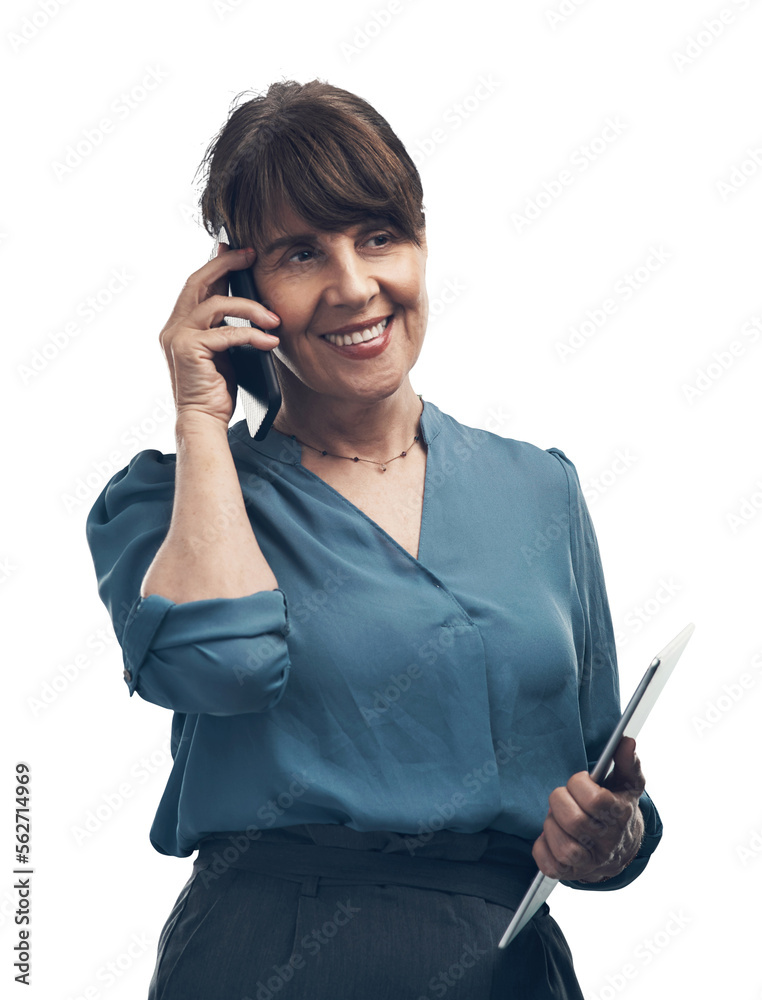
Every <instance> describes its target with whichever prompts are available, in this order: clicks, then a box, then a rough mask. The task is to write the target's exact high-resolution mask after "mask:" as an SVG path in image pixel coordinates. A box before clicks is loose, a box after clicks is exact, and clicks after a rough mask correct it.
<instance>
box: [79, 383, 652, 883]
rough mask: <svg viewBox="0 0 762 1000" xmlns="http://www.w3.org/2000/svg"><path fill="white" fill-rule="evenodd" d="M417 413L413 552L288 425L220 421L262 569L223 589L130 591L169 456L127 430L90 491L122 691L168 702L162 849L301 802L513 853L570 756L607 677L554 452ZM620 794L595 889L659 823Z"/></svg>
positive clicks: (368, 825)
mask: <svg viewBox="0 0 762 1000" xmlns="http://www.w3.org/2000/svg"><path fill="white" fill-rule="evenodd" d="M421 433H422V436H423V439H424V441H425V443H426V447H427V462H426V479H425V490H424V497H423V515H422V520H421V534H420V547H419V552H418V557H417V558H415V557H414V556H412V555H411V554H410V553H409V552H407V551H406V550H405V549H403V548H402V547H401V546H400V545H399V544H398V543H397V542H396V541H395V540H394V539H393V538H392V537H391V536H390V535H388V534H387V533H386V532H385V531H384V530H383V529H382V528H381V527H379V525H378V524H376V522H375V521H373V520H372V519H371V518H370V517H368V516H367V515H366V514H365V513H363V511H361V510H359V509H358V508H357V507H355V506H354V505H353V504H352V503H351V502H350V501H349V500H347V499H346V498H345V497H344V496H342V495H341V494H340V493H338V492H337V491H336V490H334V489H333V488H332V487H331V486H329V485H328V484H327V483H325V482H324V481H323V480H322V479H320V477H319V476H316V475H315V474H314V473H312V472H310V471H309V470H308V469H306V468H304V466H303V465H302V464H301V460H300V459H301V445H300V444H299V443H298V442H297V441H295V440H294V439H293V438H290V437H287V436H285V435H283V434H281V433H279V432H278V431H275V430H271V431H270V433H269V434H268V435H267V437H266V439H265V440H264V441H261V442H258V441H254V440H253V439H252V438H251V437H250V435H249V433H248V430H247V427H246V423H245V421H243V420H241V421H239V422H238V423H236V424H234V425H233V426H232V427H231V428H230V429H229V432H228V440H229V444H230V448H231V452H232V455H233V458H234V461H235V466H236V469H237V470H238V477H239V481H240V484H241V489H242V491H243V497H244V500H245V503H246V508H247V510H248V513H249V516H250V519H251V524H252V528H253V530H254V533H255V535H256V538H257V541H258V542H259V545H260V547H261V549H262V552H263V553H264V556H265V558H266V559H267V561H268V562H269V564H270V566H271V567H272V569H273V572H274V573H275V576H276V579H277V580H278V585H279V589H277V590H269V591H261V592H259V593H255V594H250V595H248V596H245V597H238V598H220V599H209V600H200V601H189V602H187V603H182V604H174V603H173V602H172V601H170V600H168V599H167V598H165V597H162V596H159V595H156V594H153V595H151V596H149V597H147V598H141V597H140V585H141V582H142V580H143V577H144V575H145V573H146V571H147V569H148V567H149V565H150V563H151V562H152V560H153V558H154V556H155V554H156V552H157V550H158V548H159V546H160V545H161V543H162V541H163V540H164V537H165V535H166V533H167V529H168V527H169V522H170V517H171V513H172V498H173V490H174V477H175V461H176V456H175V455H174V454H167V455H165V454H162V453H161V452H159V451H157V450H155V449H148V450H145V451H141V452H140V453H139V454H137V455H136V456H135V457H134V458H133V459H132V460H131V461H130V463H129V465H127V466H126V467H125V468H124V469H122V470H120V471H119V472H117V473H116V474H115V475H114V476H113V477H112V479H111V480H110V482H109V483H108V484H107V485H106V486H105V488H104V489H103V491H102V492H101V494H100V496H99V497H98V499H97V500H96V502H95V504H94V505H93V507H92V509H91V511H90V513H89V516H88V519H87V539H88V543H89V545H90V549H91V552H92V556H93V560H94V563H95V570H96V574H97V578H98V587H99V592H100V595H101V598H102V600H103V602H104V603H105V605H106V607H107V608H108V610H109V613H110V615H111V618H112V621H113V624H114V629H115V631H116V635H117V638H118V640H119V643H120V645H121V647H122V650H123V654H124V667H125V669H124V678H125V681H126V683H127V686H128V688H129V692H130V695H132V694H134V692H136V691H137V693H138V694H139V695H140V696H141V697H142V698H144V699H146V700H147V701H150V702H153V703H154V704H156V705H161V706H162V707H164V708H168V709H171V710H172V711H173V712H174V716H173V721H172V755H173V758H174V763H173V767H172V772H171V774H170V777H169V780H168V783H167V787H166V790H165V792H164V795H163V797H162V799H161V802H160V805H159V808H158V811H157V814H156V818H155V820H154V823H153V826H152V828H151V843H152V844H153V846H154V847H155V848H156V849H157V850H158V851H160V852H161V853H163V854H170V855H175V856H177V857H187V856H188V855H189V854H191V853H192V852H193V851H194V850H195V849H196V847H197V845H198V843H199V841H200V840H201V839H202V838H203V837H205V836H206V835H208V834H211V833H216V834H219V833H222V832H225V831H249V833H250V835H255V831H257V830H266V829H270V828H273V827H278V826H293V825H297V824H306V823H338V824H343V825H346V826H349V827H351V828H352V829H354V830H360V831H370V830H392V831H396V832H397V833H401V834H406V835H409V837H410V838H411V843H414V842H415V839H416V838H417V840H418V842H423V841H425V840H426V839H427V837H431V835H432V832H433V831H436V830H439V829H448V830H454V831H458V832H463V833H472V832H476V831H481V830H485V829H492V830H498V831H503V832H505V833H509V834H513V835H514V836H516V837H519V838H523V839H525V840H526V845H527V850H528V851H529V850H531V845H532V843H533V842H534V840H535V838H536V837H537V836H538V835H539V833H540V831H541V829H542V825H543V821H544V820H545V816H546V814H547V810H548V795H549V794H550V792H551V791H552V790H553V789H554V788H555V787H556V786H558V785H565V784H566V782H567V780H568V779H569V777H570V776H571V775H572V774H573V773H575V772H577V771H582V770H588V769H589V768H591V767H592V766H593V764H594V762H595V761H596V759H597V756H598V754H599V753H600V751H601V750H602V748H603V745H604V743H605V741H606V739H607V737H608V735H609V733H610V731H611V729H612V727H613V725H614V724H615V722H616V721H617V719H618V718H619V715H620V697H619V682H618V674H617V665H616V651H615V647H614V635H613V628H612V623H611V615H610V611H609V606H608V601H607V597H606V590H605V584H604V578H603V572H602V568H601V562H600V557H599V551H598V544H597V541H596V536H595V532H594V530H593V526H592V523H591V521H590V516H589V513H588V510H587V506H586V504H585V501H584V498H583V495H582V491H581V487H580V483H579V479H578V476H577V472H576V469H575V467H574V465H573V464H572V463H571V462H570V461H569V459H568V458H566V456H565V455H564V453H563V452H562V451H559V450H558V449H557V448H549V449H548V450H542V449H540V448H538V447H536V446H534V445H532V444H527V443H526V442H523V441H516V440H512V439H509V438H503V437H500V436H498V435H496V434H493V433H490V432H488V431H484V430H478V429H475V428H471V427H467V426H464V425H463V424H461V423H459V422H458V421H457V420H455V419H454V418H453V417H451V416H449V415H447V414H446V413H443V412H442V411H441V410H439V409H438V408H437V407H436V406H435V405H434V404H433V403H430V402H427V401H425V402H424V409H423V413H422V417H421ZM379 474H381V473H379ZM219 517H220V520H218V521H215V516H214V514H213V512H211V513H210V532H211V533H213V531H215V530H217V531H219V530H224V514H222V515H219ZM640 805H641V809H642V811H643V814H644V818H645V821H646V838H645V840H644V842H643V845H642V847H641V850H640V853H639V855H638V858H637V859H636V861H634V862H633V863H632V864H631V865H630V866H629V867H628V868H627V869H625V871H624V872H623V873H622V874H621V875H620V876H617V877H616V878H615V879H611V880H610V881H608V882H605V883H601V886H600V887H601V888H606V889H613V888H619V887H620V886H621V885H626V884H627V883H628V882H630V881H632V880H633V879H634V878H635V877H637V875H638V874H640V872H641V871H642V870H643V868H644V867H645V865H646V862H647V858H648V856H649V855H650V853H651V852H652V851H653V850H654V848H655V847H656V845H657V843H658V841H659V839H660V837H661V832H662V827H661V821H660V819H659V816H658V813H657V811H656V809H655V807H654V806H653V804H652V802H651V800H650V798H649V797H648V795H647V794H644V795H643V796H642V798H641V802H640ZM568 884H570V885H572V886H574V887H577V888H582V885H581V884H580V883H576V882H570V883H568ZM593 887H594V886H587V887H585V888H593Z"/></svg>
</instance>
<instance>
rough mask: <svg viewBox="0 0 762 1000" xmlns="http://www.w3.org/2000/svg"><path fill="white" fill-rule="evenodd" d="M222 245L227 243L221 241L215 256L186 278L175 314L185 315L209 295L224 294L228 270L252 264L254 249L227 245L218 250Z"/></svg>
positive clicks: (254, 255)
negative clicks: (232, 247) (234, 248)
mask: <svg viewBox="0 0 762 1000" xmlns="http://www.w3.org/2000/svg"><path fill="white" fill-rule="evenodd" d="M222 246H226V247H227V244H223V243H221V244H220V245H219V247H218V248H217V256H216V257H212V259H211V260H208V261H207V262H206V263H205V264H202V266H201V267H199V268H198V270H196V271H194V272H193V273H192V274H191V275H190V276H189V277H188V279H187V280H186V282H185V285H184V286H183V290H182V291H181V292H180V295H179V297H178V299H177V304H176V306H175V312H176V313H177V315H187V314H188V313H189V312H190V311H191V310H192V309H194V308H195V307H196V306H197V305H198V304H199V302H203V301H204V299H207V298H209V296H210V295H218V294H224V293H225V291H227V283H226V282H224V281H223V279H224V278H225V276H226V275H227V274H228V272H229V271H242V270H243V269H244V268H245V267H252V266H253V265H254V261H255V260H256V257H257V255H256V251H254V250H252V249H250V248H246V249H244V250H231V249H230V248H229V247H227V250H223V251H222V252H220V248H221V247H222ZM220 282H222V284H220ZM213 286H216V287H213Z"/></svg>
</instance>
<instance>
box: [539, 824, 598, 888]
mask: <svg viewBox="0 0 762 1000" xmlns="http://www.w3.org/2000/svg"><path fill="white" fill-rule="evenodd" d="M557 850H558V848H557V846H556V849H555V850H554V849H553V847H552V846H551V843H550V840H549V837H548V834H547V831H546V829H543V832H542V833H541V834H540V836H539V837H538V838H537V840H536V841H535V842H534V845H533V846H532V857H533V858H534V863H535V864H536V865H537V867H538V868H539V869H540V871H541V872H542V873H543V875H547V876H548V878H555V879H568V878H573V877H574V876H575V873H576V871H577V869H576V868H575V866H574V865H570V864H568V863H567V862H566V861H564V860H561V858H559V857H558V856H557V853H556V851H557ZM561 853H562V855H563V850H561ZM585 861H586V864H584V869H585V870H587V871H592V870H593V868H594V867H595V865H594V864H593V863H591V862H590V859H589V856H585Z"/></svg>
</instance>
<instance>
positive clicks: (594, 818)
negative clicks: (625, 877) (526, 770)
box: [532, 737, 646, 882]
mask: <svg viewBox="0 0 762 1000" xmlns="http://www.w3.org/2000/svg"><path fill="white" fill-rule="evenodd" d="M645 787H646V781H645V778H644V777H643V772H642V770H641V768H640V760H639V759H638V757H637V755H636V753H635V740H634V739H632V738H631V737H623V738H622V740H621V742H620V743H619V746H618V747H617V750H616V753H615V754H614V770H613V771H612V772H611V774H610V775H609V776H608V778H606V779H605V781H604V782H603V784H602V785H597V784H596V783H595V782H594V781H593V779H592V778H591V777H590V775H589V774H588V773H587V771H579V772H578V773H577V774H573V775H572V776H571V778H569V781H568V782H567V784H566V785H565V786H562V787H559V788H556V789H554V790H553V791H552V792H551V793H550V799H549V805H550V808H549V809H548V815H547V816H546V818H545V823H544V824H543V828H542V833H541V834H540V836H539V837H538V838H537V840H536V841H535V843H534V847H533V848H532V857H533V858H534V860H535V863H536V864H537V867H538V868H539V869H540V871H542V873H543V874H544V875H549V876H550V877H551V878H556V879H564V880H565V881H576V880H580V881H583V882H599V881H604V880H605V879H608V878H612V877H613V876H614V875H618V874H619V872H620V871H622V869H623V868H625V867H626V865H627V864H629V862H630V861H632V859H633V858H634V857H635V855H636V854H637V853H638V850H639V848H640V843H641V841H642V839H643V832H644V828H643V815H642V813H641V811H640V808H639V806H638V799H639V798H640V796H641V795H642V794H643V790H644V789H645Z"/></svg>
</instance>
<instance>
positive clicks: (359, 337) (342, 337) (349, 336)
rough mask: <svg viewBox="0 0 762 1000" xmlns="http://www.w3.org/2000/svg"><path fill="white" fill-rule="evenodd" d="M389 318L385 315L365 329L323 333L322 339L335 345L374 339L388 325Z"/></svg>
mask: <svg viewBox="0 0 762 1000" xmlns="http://www.w3.org/2000/svg"><path fill="white" fill-rule="evenodd" d="M390 319H391V317H390V316H387V317H386V319H382V320H381V322H380V323H376V325H375V326H371V327H369V328H368V329H367V330H355V332H354V333H325V334H323V336H322V339H323V340H327V341H328V343H329V344H334V345H335V346H336V347H349V346H350V344H364V343H366V342H367V341H369V340H375V339H376V337H380V336H381V334H382V333H383V332H384V330H385V329H386V328H387V326H388V325H389V320H390Z"/></svg>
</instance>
